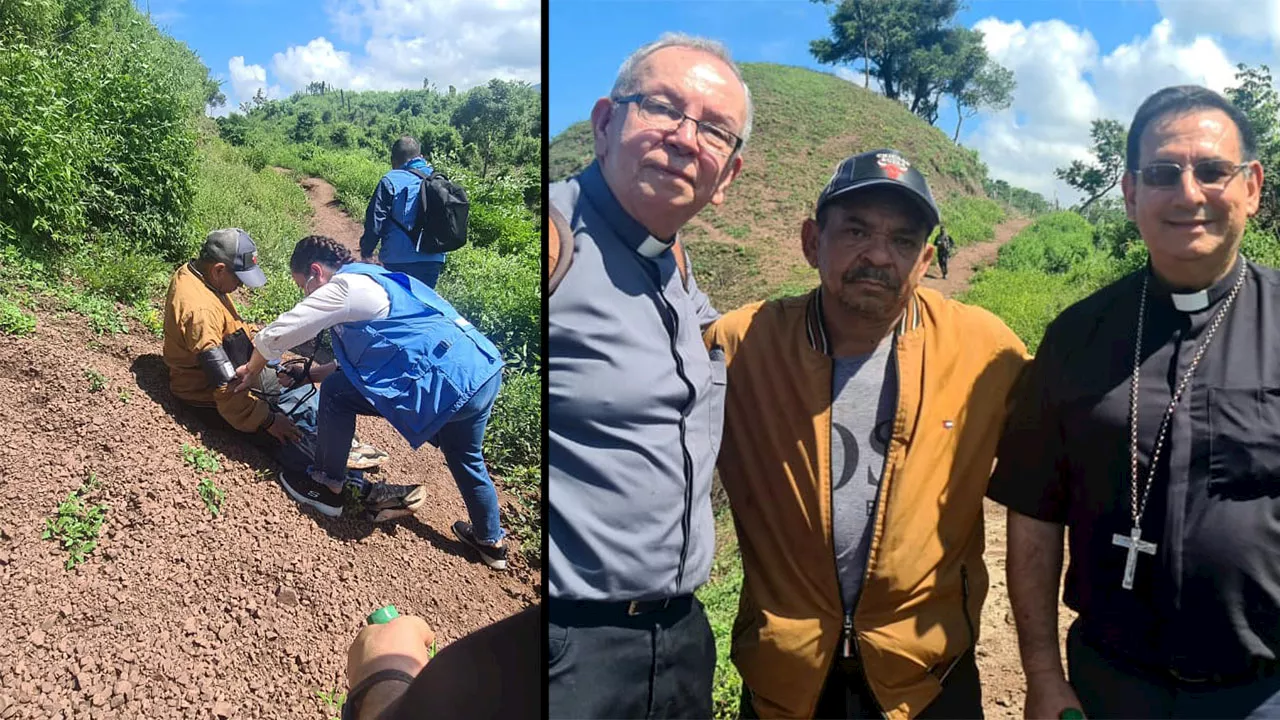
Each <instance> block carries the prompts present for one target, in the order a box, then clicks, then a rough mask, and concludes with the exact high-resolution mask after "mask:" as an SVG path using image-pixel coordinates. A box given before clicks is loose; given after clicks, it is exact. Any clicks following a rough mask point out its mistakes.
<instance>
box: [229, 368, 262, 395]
mask: <svg viewBox="0 0 1280 720" xmlns="http://www.w3.org/2000/svg"><path fill="white" fill-rule="evenodd" d="M255 377H257V373H254V372H252V371H250V369H249V364H248V363H245V364H244V365H241V366H240V367H238V368H236V379H235V380H232V381H231V383H230V384H231V394H233V395H239V394H240V393H242V392H245V391H246V390H248V389H249V388H251V387H253V379H254V378H255Z"/></svg>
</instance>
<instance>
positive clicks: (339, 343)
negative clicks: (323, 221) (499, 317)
mask: <svg viewBox="0 0 1280 720" xmlns="http://www.w3.org/2000/svg"><path fill="white" fill-rule="evenodd" d="M289 270H290V272H291V273H292V275H293V281H294V282H295V283H297V285H298V287H299V288H300V289H301V290H302V292H303V293H304V294H305V295H306V297H305V298H303V299H302V301H301V302H299V303H298V304H297V305H295V306H294V307H293V309H292V310H289V311H288V312H286V313H284V314H283V315H281V316H280V317H279V318H277V319H276V320H275V322H273V323H271V324H270V325H268V326H266V327H264V328H262V330H261V331H260V332H259V333H258V335H257V336H256V337H255V338H254V339H253V345H254V350H253V357H252V359H250V360H249V362H248V363H246V364H245V365H242V366H240V367H238V368H236V376H237V377H239V378H241V380H242V382H241V384H240V385H238V386H237V387H236V391H237V392H238V391H241V390H245V389H247V388H248V387H249V383H248V380H250V379H251V378H254V377H256V376H257V375H258V373H260V372H261V371H262V368H264V367H266V365H267V362H268V361H269V360H274V359H276V358H279V357H280V355H281V353H283V352H284V351H285V349H287V348H290V347H294V346H297V345H300V344H302V343H304V342H306V341H307V340H310V339H311V338H314V337H315V336H316V335H317V334H318V333H319V332H320V331H322V330H325V329H326V328H333V350H334V354H335V356H336V358H337V359H336V360H334V361H333V362H329V363H325V364H323V365H316V366H313V367H312V368H311V373H310V376H309V377H308V378H305V380H308V381H310V382H318V383H320V409H319V419H318V421H317V434H318V438H319V439H318V447H317V449H316V458H315V464H314V466H312V467H311V468H309V469H308V470H307V471H306V472H305V473H296V474H298V475H304V476H307V477H309V479H310V480H311V481H313V482H316V483H318V484H320V485H322V486H324V487H326V488H328V489H329V491H330V492H331V493H332V494H333V496H335V497H336V496H339V495H340V494H341V493H342V490H343V459H344V454H343V452H342V451H341V448H345V447H347V446H348V445H350V444H351V437H352V434H353V433H354V432H355V427H356V415H374V416H382V417H384V418H386V419H387V421H388V422H390V423H391V425H392V427H394V428H395V429H396V430H397V431H399V433H400V434H401V435H402V436H404V438H405V440H408V441H409V444H410V445H412V446H413V447H414V449H417V448H419V447H421V446H422V445H423V444H424V443H427V442H430V443H431V444H433V445H436V446H437V447H439V448H440V452H441V453H442V454H443V455H444V459H445V462H446V463H448V465H449V471H450V472H451V473H452V474H453V479H454V482H455V483H457V485H458V491H459V492H460V493H461V494H462V499H463V502H464V503H465V504H466V506H467V513H468V515H469V516H470V519H471V522H469V523H468V522H463V521H458V522H456V523H454V524H453V532H454V534H455V535H457V537H458V539H459V540H461V541H462V542H464V543H466V544H467V545H469V546H471V547H472V548H474V549H475V550H476V551H477V552H478V553H479V555H480V558H481V560H483V562H484V564H485V565H488V566H489V567H490V568H493V569H495V570H504V569H506V566H507V549H506V547H505V546H503V544H502V538H503V537H504V536H505V534H506V533H505V532H504V531H503V529H502V528H501V526H500V525H499V517H498V495H497V492H496V490H494V487H493V480H492V479H491V478H490V477H489V471H488V469H486V467H485V462H484V454H483V452H482V446H483V444H484V431H485V427H486V426H487V425H488V423H489V415H490V413H491V412H492V410H493V403H494V400H495V399H496V398H497V397H498V390H499V388H500V387H501V385H502V366H503V360H502V354H501V353H500V352H499V351H498V348H496V347H494V345H493V343H492V342H490V341H489V339H488V338H486V337H485V336H484V335H482V334H481V333H480V331H479V330H477V329H476V327H475V326H474V325H472V324H471V323H469V322H467V321H466V319H464V318H462V317H461V316H460V315H458V313H457V311H456V310H454V309H453V306H451V305H449V303H447V302H445V300H444V299H443V298H441V297H440V296H439V295H437V294H436V292H435V291H434V290H432V289H431V288H429V287H427V286H426V285H424V284H422V283H421V282H419V281H418V280H417V279H415V278H411V277H409V276H408V275H405V274H403V273H393V272H390V271H388V270H386V269H385V268H381V267H378V266H377V265H368V264H365V263H357V262H355V261H354V260H353V259H352V257H351V253H350V252H348V251H347V249H346V248H345V247H343V246H342V245H341V244H340V243H338V242H337V241H336V240H333V239H332V238H327V237H321V236H317V235H312V236H309V237H305V238H303V239H302V240H299V241H298V244H297V246H296V247H295V248H294V251H293V256H292V257H290V258H289ZM307 477H304V478H302V479H299V480H298V482H301V481H302V480H303V479H307ZM418 490H419V491H421V492H415V494H414V495H413V496H412V498H411V499H413V500H414V501H415V502H416V503H417V504H418V505H420V504H421V503H422V502H425V500H426V497H425V495H426V493H425V489H423V488H419V489H418ZM375 501H376V499H375ZM366 502H368V501H366ZM415 507H416V505H415Z"/></svg>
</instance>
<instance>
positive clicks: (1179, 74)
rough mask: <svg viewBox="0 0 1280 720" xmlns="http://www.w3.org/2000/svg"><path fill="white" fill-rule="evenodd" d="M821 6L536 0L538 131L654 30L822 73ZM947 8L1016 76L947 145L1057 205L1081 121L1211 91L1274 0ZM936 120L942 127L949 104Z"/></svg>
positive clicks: (1082, 131) (555, 129)
mask: <svg viewBox="0 0 1280 720" xmlns="http://www.w3.org/2000/svg"><path fill="white" fill-rule="evenodd" d="M1241 6H1247V7H1241ZM831 9H832V7H831V6H827V5H823V4H820V3H814V2H810V1H809V0H754V1H753V0H658V1H654V0H647V1H644V0H606V1H601V0H550V2H549V14H548V22H549V26H550V33H549V34H550V48H549V56H548V76H547V87H548V113H549V120H550V124H549V129H550V132H551V135H552V137H554V136H555V135H556V134H557V133H559V132H560V131H562V130H563V129H564V128H565V127H567V126H568V125H569V124H571V123H573V122H576V121H578V120H583V119H585V118H586V117H587V115H588V113H589V112H590V108H591V105H592V103H594V102H595V100H596V99H597V98H598V97H600V96H601V95H604V94H606V93H607V92H608V90H609V88H610V86H611V85H612V83H613V78H614V75H615V74H616V72H617V69H618V66H619V65H620V64H621V63H622V61H623V60H624V59H625V58H626V56H627V55H628V54H629V53H630V52H631V51H632V50H634V49H635V48H637V47H639V46H640V45H643V44H644V43H646V42H649V41H652V40H654V39H656V38H657V37H658V36H659V35H661V34H662V33H663V32H664V31H667V30H676V31H683V32H687V33H691V34H695V35H703V36H707V37H711V38H714V39H718V40H720V41H722V42H724V43H725V44H726V45H727V46H728V47H729V49H730V50H731V52H732V53H733V55H734V57H735V59H736V60H739V61H746V62H776V63H783V64H788V65H799V66H803V67H810V68H813V69H815V70H822V71H825V72H836V71H837V69H836V68H834V67H832V66H824V65H820V64H818V63H817V62H816V61H815V60H814V59H813V58H812V56H811V55H810V54H809V51H808V45H809V42H810V41H811V40H814V39H817V38H819V37H825V36H827V34H828V32H829V25H828V22H827V17H828V15H829V13H830V11H831ZM956 19H957V22H958V24H961V25H964V26H966V27H978V28H979V29H982V30H983V31H984V33H985V34H986V35H987V46H988V51H989V53H990V54H991V55H992V56H993V57H994V58H996V59H997V61H999V62H1001V64H1003V65H1005V66H1006V67H1008V68H1009V69H1011V70H1013V71H1014V74H1015V77H1016V78H1017V80H1018V83H1019V85H1018V89H1017V91H1016V92H1015V95H1014V105H1013V107H1012V108H1010V109H1009V110H1008V111H1005V112H1003V113H998V114H983V115H979V116H978V117H977V118H974V119H969V120H966V121H965V125H964V127H963V129H962V132H961V136H960V142H961V144H962V145H966V146H968V147H973V148H975V149H977V150H978V152H979V154H980V155H982V157H983V160H984V161H986V162H987V164H988V166H989V167H990V168H991V174H992V175H993V176H995V177H1000V178H1003V179H1006V180H1009V181H1010V182H1014V183H1015V184H1019V185H1022V186H1024V187H1030V188H1031V189H1034V190H1037V191H1039V192H1042V193H1044V194H1046V195H1047V196H1049V197H1050V199H1052V198H1053V196H1054V194H1057V195H1058V196H1059V198H1060V199H1061V200H1063V201H1064V202H1067V201H1071V200H1072V199H1073V198H1074V195H1073V193H1072V191H1070V190H1069V189H1067V188H1066V187H1065V186H1063V185H1062V184H1061V183H1060V182H1058V181H1056V180H1055V179H1053V177H1052V174H1053V173H1052V168H1054V167H1058V166H1061V165H1065V164H1067V163H1069V162H1070V160H1072V159H1076V158H1085V157H1087V147H1088V141H1089V137H1088V131H1089V121H1090V120H1091V119H1092V118H1094V117H1099V116H1105V117H1115V118H1116V119H1120V120H1122V121H1124V122H1126V123H1127V121H1128V118H1129V117H1130V116H1131V115H1132V112H1133V110H1134V109H1135V108H1136V107H1137V104H1138V103H1140V102H1141V100H1142V99H1143V98H1144V97H1145V96H1146V95H1148V94H1150V93H1151V92H1153V91H1154V90H1156V89H1158V88H1159V87H1163V86H1164V85H1168V84H1174V83H1181V82H1195V83H1199V84H1205V85H1208V86H1210V87H1214V88H1215V89H1219V90H1221V89H1224V88H1225V86H1226V85H1228V84H1229V83H1230V82H1231V81H1232V80H1233V74H1234V64H1235V63H1236V62H1246V63H1251V64H1254V63H1258V62H1261V61H1265V60H1266V59H1267V58H1268V57H1274V52H1273V51H1272V47H1273V45H1272V43H1275V42H1277V41H1280V0H1250V2H1248V3H1246V2H1231V3H1227V2H1212V1H1210V0H1065V1H1031V0H971V2H970V3H969V7H968V8H967V9H965V10H963V11H961V13H959V14H958V15H957V16H956ZM1272 64H1273V65H1276V63H1275V61H1274V60H1272ZM1278 69H1280V68H1278ZM859 70H860V68H859ZM845 72H846V73H848V75H849V76H850V77H853V76H854V73H852V72H850V71H848V70H846V71H845ZM856 76H857V78H858V82H859V83H860V82H861V80H860V78H861V73H860V72H859V73H857V75H856ZM872 88H875V81H874V80H872ZM938 126H939V127H940V128H942V129H943V130H944V131H945V132H946V133H947V134H948V135H950V134H951V133H952V131H953V130H954V128H955V113H954V111H946V110H944V112H943V113H942V115H941V117H940V118H939V120H938Z"/></svg>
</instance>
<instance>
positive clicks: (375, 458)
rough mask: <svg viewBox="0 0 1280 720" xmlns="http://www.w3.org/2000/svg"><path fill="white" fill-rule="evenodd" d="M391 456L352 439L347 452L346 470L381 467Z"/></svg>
mask: <svg viewBox="0 0 1280 720" xmlns="http://www.w3.org/2000/svg"><path fill="white" fill-rule="evenodd" d="M390 457H391V456H390V455H388V454H386V453H385V452H383V451H381V450H379V449H378V448H376V447H374V446H372V445H365V444H364V443H356V442H355V441H352V445H351V452H350V453H348V454H347V469H348V470H369V469H370V468H376V467H382V465H383V463H385V462H386V461H387V460H388V459H389V458H390Z"/></svg>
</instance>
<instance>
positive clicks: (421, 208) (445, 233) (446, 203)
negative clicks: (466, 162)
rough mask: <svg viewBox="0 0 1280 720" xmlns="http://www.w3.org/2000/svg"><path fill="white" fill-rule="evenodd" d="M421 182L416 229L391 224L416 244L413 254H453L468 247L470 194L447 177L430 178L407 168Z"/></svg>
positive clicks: (435, 176)
mask: <svg viewBox="0 0 1280 720" xmlns="http://www.w3.org/2000/svg"><path fill="white" fill-rule="evenodd" d="M405 170H408V171H409V172H411V173H413V174H414V175H417V176H418V177H419V178H421V179H422V184H421V185H419V186H418V214H417V219H416V220H414V222H413V228H412V229H410V228H407V227H405V226H404V225H403V224H402V223H401V222H400V221H398V220H395V219H394V218H392V220H393V221H394V222H395V224H396V225H399V226H400V229H401V230H404V231H405V233H406V234H408V236H409V238H410V239H412V240H413V241H414V246H413V248H414V250H417V251H418V252H423V253H442V252H453V251H454V250H457V249H458V248H460V247H462V246H463V245H466V244H467V213H468V211H469V210H470V208H471V204H470V203H469V202H467V191H466V190H463V189H462V187H461V186H459V185H456V184H454V183H453V182H451V181H450V180H449V178H447V177H445V175H444V174H442V173H439V172H433V173H432V174H430V175H427V174H426V173H425V172H423V171H421V170H419V169H417V168H412V169H410V168H405Z"/></svg>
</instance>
